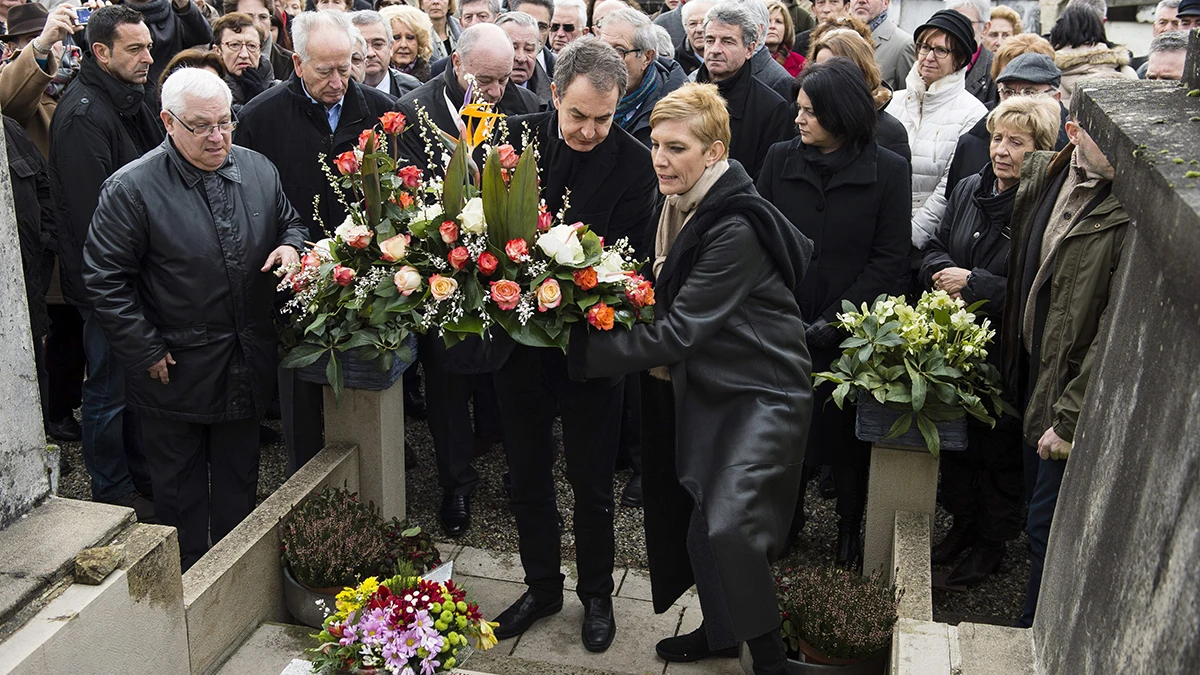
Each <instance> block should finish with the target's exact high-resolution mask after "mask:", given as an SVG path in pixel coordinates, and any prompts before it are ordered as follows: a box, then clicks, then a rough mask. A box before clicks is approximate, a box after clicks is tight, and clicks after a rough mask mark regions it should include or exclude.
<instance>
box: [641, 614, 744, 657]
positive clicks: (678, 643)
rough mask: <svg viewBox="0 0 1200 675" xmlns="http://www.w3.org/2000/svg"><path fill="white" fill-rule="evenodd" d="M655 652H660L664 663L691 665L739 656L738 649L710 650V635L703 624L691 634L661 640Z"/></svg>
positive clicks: (655, 647)
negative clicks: (711, 659) (705, 660)
mask: <svg viewBox="0 0 1200 675" xmlns="http://www.w3.org/2000/svg"><path fill="white" fill-rule="evenodd" d="M654 651H656V652H658V655H659V657H661V658H662V660H663V661H672V662H675V663H689V662H692V661H699V660H701V659H708V658H737V655H738V650H737V647H730V648H728V649H716V650H713V649H709V648H708V633H705V632H704V624H703V623H701V624H700V627H699V628H697V629H696V630H694V631H692V632H690V633H684V634H683V635H676V636H675V637H669V638H666V639H664V640H659V641H658V644H657V645H655V646H654Z"/></svg>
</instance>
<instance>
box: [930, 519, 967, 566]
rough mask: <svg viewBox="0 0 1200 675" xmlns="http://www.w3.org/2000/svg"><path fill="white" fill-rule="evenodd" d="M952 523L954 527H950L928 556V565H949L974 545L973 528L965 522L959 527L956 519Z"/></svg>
mask: <svg viewBox="0 0 1200 675" xmlns="http://www.w3.org/2000/svg"><path fill="white" fill-rule="evenodd" d="M954 521H955V522H954V525H952V526H951V527H950V531H949V532H947V533H946V537H945V538H944V539H942V540H941V541H939V542H938V543H937V544H934V546H933V551H932V552H931V553H930V554H929V562H930V563H932V564H934V565H949V564H950V563H952V562H954V559H955V558H957V557H958V556H959V554H960V553H962V552H963V551H965V550H967V549H969V548H971V544H973V543H975V535H974V532H973V530H974V528H973V527H971V526H970V525H969V524H967V523H965V522H964V523H963V525H962V526H961V527H960V526H959V524H958V521H959V519H958V518H957V517H956V518H955V519H954Z"/></svg>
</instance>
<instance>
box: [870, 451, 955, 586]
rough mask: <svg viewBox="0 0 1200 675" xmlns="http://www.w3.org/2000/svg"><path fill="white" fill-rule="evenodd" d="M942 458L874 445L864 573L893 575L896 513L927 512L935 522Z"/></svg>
mask: <svg viewBox="0 0 1200 675" xmlns="http://www.w3.org/2000/svg"><path fill="white" fill-rule="evenodd" d="M937 479H938V460H937V458H936V457H934V456H933V455H931V454H929V451H927V450H913V449H909V448H900V447H896V446H890V445H886V444H882V443H876V444H874V445H872V446H871V478H870V488H869V489H868V491H867V534H866V539H865V540H864V542H863V574H870V573H871V572H882V573H883V576H884V577H885V578H890V577H891V574H890V570H889V569H888V568H889V567H890V566H891V564H892V538H893V531H894V528H895V524H896V512H897V511H908V512H911V513H915V514H918V515H919V514H926V515H928V516H929V521H930V522H933V511H934V506H935V504H936V502H937Z"/></svg>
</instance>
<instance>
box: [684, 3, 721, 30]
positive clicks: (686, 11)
mask: <svg viewBox="0 0 1200 675" xmlns="http://www.w3.org/2000/svg"><path fill="white" fill-rule="evenodd" d="M712 1H713V0H691V2H686V3H684V4H682V5H680V8H679V20H680V21H682V22H683V23H684V25H685V26H686V25H687V22H688V14H689V13H690V12H691V11H692V10H693V9H695V8H696V7H699V6H700V5H703V4H707V3H711V2H712Z"/></svg>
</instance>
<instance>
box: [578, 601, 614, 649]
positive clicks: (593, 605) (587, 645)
mask: <svg viewBox="0 0 1200 675" xmlns="http://www.w3.org/2000/svg"><path fill="white" fill-rule="evenodd" d="M581 632H582V635H583V648H584V649H586V650H588V651H589V652H602V651H604V650H606V649H608V646H609V645H611V644H612V641H613V637H614V636H616V634H617V620H616V619H615V618H613V606H612V598H611V597H603V598H588V599H587V600H584V601H583V630H582V631H581Z"/></svg>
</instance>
